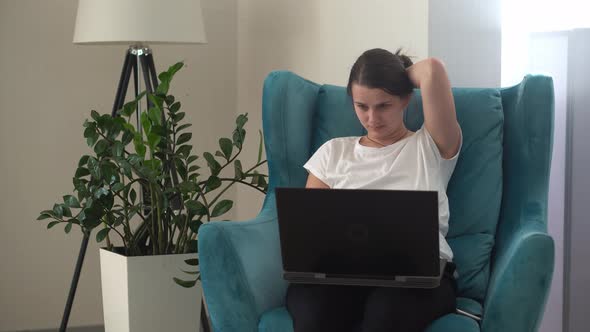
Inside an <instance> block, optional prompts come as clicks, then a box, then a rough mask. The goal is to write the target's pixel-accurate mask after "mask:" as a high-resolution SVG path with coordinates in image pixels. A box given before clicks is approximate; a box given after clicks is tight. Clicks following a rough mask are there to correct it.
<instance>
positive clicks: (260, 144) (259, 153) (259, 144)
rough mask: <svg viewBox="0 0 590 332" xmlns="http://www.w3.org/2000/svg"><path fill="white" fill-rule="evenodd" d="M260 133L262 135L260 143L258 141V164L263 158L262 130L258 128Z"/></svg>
mask: <svg viewBox="0 0 590 332" xmlns="http://www.w3.org/2000/svg"><path fill="white" fill-rule="evenodd" d="M258 135H260V143H258V161H257V162H256V163H257V164H258V163H260V161H261V160H262V145H263V144H262V141H263V139H262V130H258Z"/></svg>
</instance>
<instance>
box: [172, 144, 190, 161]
mask: <svg viewBox="0 0 590 332" xmlns="http://www.w3.org/2000/svg"><path fill="white" fill-rule="evenodd" d="M192 148H193V146H192V145H188V144H185V145H182V146H180V147H179V148H178V149H176V153H177V154H179V155H181V156H183V157H184V158H186V157H188V155H189V154H190V153H191V150H192Z"/></svg>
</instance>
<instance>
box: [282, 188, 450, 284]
mask: <svg viewBox="0 0 590 332" xmlns="http://www.w3.org/2000/svg"><path fill="white" fill-rule="evenodd" d="M276 204H277V213H278V223H279V236H280V244H281V256H282V260H283V278H284V279H285V280H287V281H289V282H293V283H310V284H334V285H357V286H381V287H408V288H436V287H438V286H439V285H440V281H441V278H442V275H443V272H444V269H445V265H446V260H444V259H442V258H440V253H439V242H438V241H439V229H438V193H437V192H436V191H408V190H372V189H306V188H285V187H282V188H281V187H279V188H276Z"/></svg>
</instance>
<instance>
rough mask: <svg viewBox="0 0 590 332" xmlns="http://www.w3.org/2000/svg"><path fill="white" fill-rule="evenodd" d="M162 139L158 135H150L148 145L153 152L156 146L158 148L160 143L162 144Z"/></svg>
mask: <svg viewBox="0 0 590 332" xmlns="http://www.w3.org/2000/svg"><path fill="white" fill-rule="evenodd" d="M161 139H162V137H160V135H158V134H156V133H153V132H152V133H149V134H148V145H149V146H150V148H151V149H152V150H155V149H156V146H158V143H160V140H161Z"/></svg>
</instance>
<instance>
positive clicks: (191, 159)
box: [186, 156, 199, 164]
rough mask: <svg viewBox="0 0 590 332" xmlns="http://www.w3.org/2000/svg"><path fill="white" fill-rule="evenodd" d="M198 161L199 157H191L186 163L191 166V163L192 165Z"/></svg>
mask: <svg viewBox="0 0 590 332" xmlns="http://www.w3.org/2000/svg"><path fill="white" fill-rule="evenodd" d="M197 159H199V156H190V157H188V159H187V160H186V163H187V164H190V163H192V162H193V161H195V160H197Z"/></svg>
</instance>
